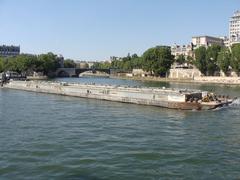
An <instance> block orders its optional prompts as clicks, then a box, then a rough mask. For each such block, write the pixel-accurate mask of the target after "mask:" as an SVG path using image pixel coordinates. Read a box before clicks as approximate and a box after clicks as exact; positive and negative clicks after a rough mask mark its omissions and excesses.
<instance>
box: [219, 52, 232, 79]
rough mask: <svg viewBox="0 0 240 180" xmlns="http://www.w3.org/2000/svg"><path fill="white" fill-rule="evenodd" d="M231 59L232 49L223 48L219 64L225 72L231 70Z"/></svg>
mask: <svg viewBox="0 0 240 180" xmlns="http://www.w3.org/2000/svg"><path fill="white" fill-rule="evenodd" d="M230 60H231V52H230V50H229V49H228V48H222V49H221V51H220V52H219V54H218V57H217V65H218V67H219V68H220V69H221V70H222V71H223V72H224V73H225V74H226V73H227V72H228V71H229V66H230Z"/></svg>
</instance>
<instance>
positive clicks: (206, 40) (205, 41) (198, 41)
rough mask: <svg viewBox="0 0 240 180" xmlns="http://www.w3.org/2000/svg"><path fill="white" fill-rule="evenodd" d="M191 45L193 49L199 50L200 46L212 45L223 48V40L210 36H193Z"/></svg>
mask: <svg viewBox="0 0 240 180" xmlns="http://www.w3.org/2000/svg"><path fill="white" fill-rule="evenodd" d="M192 44H193V46H194V48H199V47H200V46H205V47H209V46H211V45H213V44H217V45H220V46H224V40H223V39H222V38H218V37H212V36H194V37H192Z"/></svg>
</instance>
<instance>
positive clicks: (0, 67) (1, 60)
mask: <svg viewBox="0 0 240 180" xmlns="http://www.w3.org/2000/svg"><path fill="white" fill-rule="evenodd" d="M3 71H4V67H3V58H1V57H0V72H3Z"/></svg>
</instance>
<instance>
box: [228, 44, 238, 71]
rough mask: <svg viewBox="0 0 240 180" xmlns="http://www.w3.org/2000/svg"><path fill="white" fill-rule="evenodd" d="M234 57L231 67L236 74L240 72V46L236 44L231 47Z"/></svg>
mask: <svg viewBox="0 0 240 180" xmlns="http://www.w3.org/2000/svg"><path fill="white" fill-rule="evenodd" d="M231 50H232V57H231V62H230V64H231V67H232V68H233V70H234V71H235V72H236V73H239V72H240V44H234V45H232V47H231Z"/></svg>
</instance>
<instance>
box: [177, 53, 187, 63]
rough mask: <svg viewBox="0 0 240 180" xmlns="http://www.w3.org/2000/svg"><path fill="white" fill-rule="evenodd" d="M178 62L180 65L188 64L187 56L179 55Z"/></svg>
mask: <svg viewBox="0 0 240 180" xmlns="http://www.w3.org/2000/svg"><path fill="white" fill-rule="evenodd" d="M176 62H177V63H179V64H184V63H185V62H186V59H185V56H184V55H182V54H181V55H179V56H178V57H177V59H176Z"/></svg>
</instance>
